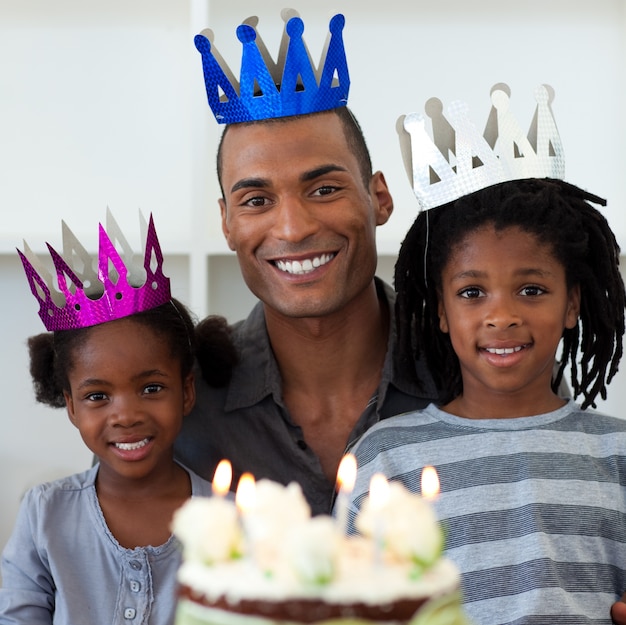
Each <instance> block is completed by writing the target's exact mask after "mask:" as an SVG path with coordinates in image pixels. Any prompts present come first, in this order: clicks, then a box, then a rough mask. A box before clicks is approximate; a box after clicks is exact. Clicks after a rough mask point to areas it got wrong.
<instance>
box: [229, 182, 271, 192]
mask: <svg viewBox="0 0 626 625" xmlns="http://www.w3.org/2000/svg"><path fill="white" fill-rule="evenodd" d="M267 186H269V181H268V180H266V179H265V178H242V179H241V180H238V181H237V182H235V184H234V185H233V186H232V188H231V190H230V192H231V193H234V192H235V191H239V189H249V188H257V189H258V188H259V187H260V188H263V187H267Z"/></svg>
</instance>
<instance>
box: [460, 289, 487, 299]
mask: <svg viewBox="0 0 626 625" xmlns="http://www.w3.org/2000/svg"><path fill="white" fill-rule="evenodd" d="M459 295H460V296H461V297H464V298H466V299H474V298H476V297H480V296H481V295H482V291H481V290H480V289H479V288H478V287H476V286H468V287H466V288H465V289H462V290H461V291H459Z"/></svg>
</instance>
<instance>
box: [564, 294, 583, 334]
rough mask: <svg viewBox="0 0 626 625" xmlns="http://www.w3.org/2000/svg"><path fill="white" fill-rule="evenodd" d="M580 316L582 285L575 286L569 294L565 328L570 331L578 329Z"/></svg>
mask: <svg viewBox="0 0 626 625" xmlns="http://www.w3.org/2000/svg"><path fill="white" fill-rule="evenodd" d="M579 315H580V284H576V285H574V286H573V287H572V288H571V289H570V290H569V292H568V294H567V310H566V312H565V327H566V328H567V329H568V330H571V329H572V328H575V327H576V324H577V323H578V316H579Z"/></svg>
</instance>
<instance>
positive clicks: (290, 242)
mask: <svg viewBox="0 0 626 625" xmlns="http://www.w3.org/2000/svg"><path fill="white" fill-rule="evenodd" d="M222 183H223V187H224V199H223V200H222V201H220V208H221V212H222V228H223V231H224V235H225V236H226V240H227V241H228V244H229V246H230V248H231V249H232V250H235V251H236V252H237V256H238V259H239V264H240V266H241V271H242V274H243V277H244V279H245V281H246V283H247V285H248V287H249V288H250V290H251V291H252V292H253V293H254V294H255V295H256V296H257V297H258V298H259V299H260V300H262V301H263V302H264V303H265V304H266V306H268V307H270V308H271V309H273V310H274V311H276V312H277V313H278V314H279V315H284V316H287V317H299V318H306V317H320V316H325V315H328V314H332V313H334V312H337V311H339V310H341V309H342V308H343V307H344V306H345V305H346V304H347V303H348V302H350V301H351V300H353V299H354V298H355V297H356V296H357V295H358V294H360V293H361V292H362V291H363V290H364V289H365V288H366V287H368V286H370V285H371V281H372V279H373V276H374V272H375V269H376V262H377V255H376V239H375V237H376V226H378V225H380V224H384V223H385V222H386V221H387V219H388V218H389V215H390V214H391V210H392V200H391V196H390V194H389V191H388V189H387V186H386V184H385V181H384V178H383V177H382V174H380V173H378V174H374V176H373V177H372V179H371V180H370V183H369V188H367V187H365V185H364V182H363V179H362V175H361V171H360V169H359V163H358V161H357V159H356V157H355V156H354V154H353V153H352V152H351V150H350V149H349V147H348V145H347V142H346V139H345V135H344V131H343V128H342V124H341V121H340V119H339V118H338V117H337V116H336V115H335V114H333V113H328V114H322V115H313V116H310V117H304V118H299V119H294V120H282V121H280V122H278V123H271V124H252V125H235V126H232V127H231V128H229V130H228V134H227V135H226V136H225V137H224V143H223V146H222Z"/></svg>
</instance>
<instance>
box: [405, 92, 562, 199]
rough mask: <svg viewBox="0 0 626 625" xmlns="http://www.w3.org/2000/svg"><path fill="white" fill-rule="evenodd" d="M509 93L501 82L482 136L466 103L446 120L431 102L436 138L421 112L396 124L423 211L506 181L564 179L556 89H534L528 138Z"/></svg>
mask: <svg viewBox="0 0 626 625" xmlns="http://www.w3.org/2000/svg"><path fill="white" fill-rule="evenodd" d="M510 94H511V91H510V89H509V87H508V85H505V84H503V83H499V84H497V85H495V86H494V87H493V88H492V90H491V102H492V108H491V112H490V114H489V117H488V120H487V125H486V128H485V131H484V133H483V134H482V135H481V134H480V132H479V131H478V130H477V129H476V127H475V126H474V124H472V122H471V121H470V119H469V108H468V106H467V105H466V104H465V103H463V102H453V103H451V104H450V105H449V106H448V108H447V110H446V112H445V115H444V113H443V105H442V103H441V101H440V100H438V99H437V98H431V99H430V100H428V102H427V103H426V106H425V111H426V114H427V115H428V117H430V119H431V120H432V138H431V137H430V135H429V134H428V132H427V130H426V119H425V117H424V116H423V115H421V114H420V113H409V114H408V115H406V116H403V117H401V118H400V119H399V120H398V132H399V135H400V146H401V149H402V154H403V158H404V163H405V166H406V168H407V172H408V173H409V177H410V178H411V180H412V184H413V191H414V193H415V196H416V197H417V200H418V202H419V205H420V209H421V210H428V209H430V208H435V207H436V206H441V205H442V204H446V203H448V202H452V201H453V200H455V199H457V198H459V197H462V196H464V195H467V194H469V193H473V192H474V191H478V190H480V189H484V188H485V187H488V186H491V185H493V184H497V183H499V182H505V181H507V180H517V179H522V178H559V179H563V177H564V174H565V160H564V155H563V146H562V144H561V139H560V137H559V132H558V130H557V127H556V123H555V121H554V117H553V115H552V110H551V107H550V105H551V103H552V101H553V99H554V91H553V89H552V88H551V87H550V86H548V85H541V86H539V87H538V88H537V89H536V90H535V94H534V95H535V100H536V102H537V107H536V110H535V115H534V118H533V120H532V123H531V126H530V130H529V132H528V134H525V133H524V131H523V130H522V129H521V127H520V125H519V124H518V123H517V120H516V119H515V116H514V115H513V112H512V111H511V110H510V107H509V98H510ZM406 133H408V136H407V134H406ZM409 138H410V144H409V143H408V142H407V139H409Z"/></svg>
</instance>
